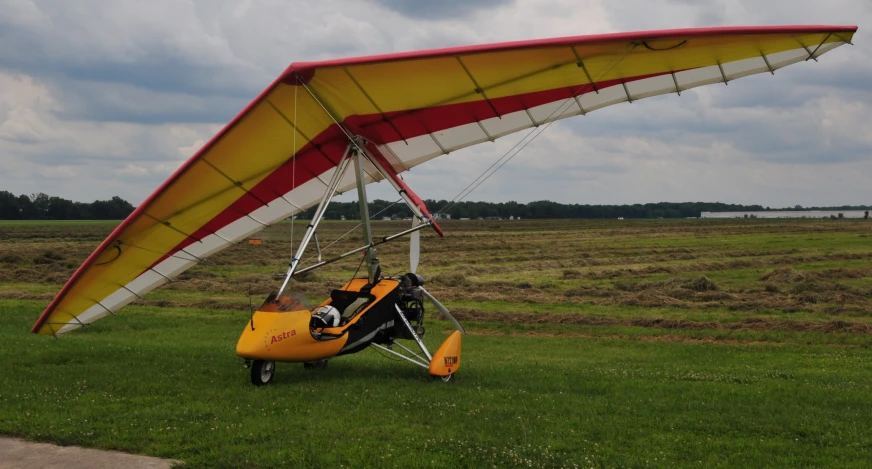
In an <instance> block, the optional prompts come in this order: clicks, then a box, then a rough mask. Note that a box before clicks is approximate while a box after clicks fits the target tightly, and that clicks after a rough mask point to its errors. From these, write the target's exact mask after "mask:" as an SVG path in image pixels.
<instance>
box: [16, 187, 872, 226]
mask: <svg viewBox="0 0 872 469" xmlns="http://www.w3.org/2000/svg"><path fill="white" fill-rule="evenodd" d="M425 203H426V204H427V208H428V209H429V210H430V212H431V213H444V214H447V215H450V216H451V218H452V219H460V218H470V219H477V218H493V217H498V218H509V217H514V218H521V219H528V218H618V217H623V218H687V217H699V216H700V213H701V212H742V211H753V212H762V211H767V210H869V209H870V207H867V206H840V207H805V208H803V207H801V206H799V205H796V206H794V207H791V208H769V207H763V206H761V205H739V204H725V203H720V202H657V203H649V204H633V205H583V204H561V203H558V202H552V201H550V200H539V201H536V202H530V203H526V204H523V203H519V202H459V203H456V204H452V203H450V202H449V201H447V200H432V199H428V200H426V201H425ZM133 209H134V206H133V205H132V204H130V203H129V202H127V201H126V200H124V199H122V198H120V197H117V196H116V197H112V198H111V199H109V200H95V201H94V202H91V203H84V202H73V201H70V200H67V199H63V198H60V197H53V196H49V195H46V194H43V193H38V194H31V195H19V196H16V195H14V194H12V193H11V192H7V191H0V220H122V219H124V218H127V216H128V215H130V213H131V212H132V211H133ZM369 213H370V215H371V216H372V217H373V218H377V219H381V218H384V217H388V218H407V217H411V216H412V213H411V212H410V211H409V209H408V207H406V205H405V204H403V203H402V202H399V203H397V202H392V201H387V200H380V199H376V200H373V201H371V202H370V203H369ZM314 215H315V207H311V208H309V209H308V210H306V211H305V212H304V213H303V214H302V215H301V218H311V217H312V216H314ZM325 217H326V218H327V219H331V220H337V219H341V218H343V217H344V218H345V219H347V220H355V219H358V218H360V209H359V206H358V203H357V202H333V203H331V204H330V206H329V207H328V208H327V211H326V213H325Z"/></svg>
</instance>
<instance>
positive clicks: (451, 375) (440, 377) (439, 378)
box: [430, 373, 454, 383]
mask: <svg viewBox="0 0 872 469" xmlns="http://www.w3.org/2000/svg"><path fill="white" fill-rule="evenodd" d="M430 377H431V378H433V381H436V380H440V381H442V382H443V383H447V382H449V381H451V380H452V379H454V373H452V374H450V375H445V376H435V375H430Z"/></svg>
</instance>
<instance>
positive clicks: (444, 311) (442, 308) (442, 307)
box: [418, 287, 466, 335]
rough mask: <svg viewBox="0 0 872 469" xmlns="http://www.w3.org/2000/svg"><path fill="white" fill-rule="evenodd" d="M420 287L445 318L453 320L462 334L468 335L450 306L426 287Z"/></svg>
mask: <svg viewBox="0 0 872 469" xmlns="http://www.w3.org/2000/svg"><path fill="white" fill-rule="evenodd" d="M418 289H419V290H421V292H422V293H423V294H424V296H426V297H427V298H430V301H432V302H433V304H434V305H436V309H438V310H439V312H440V313H442V317H443V318H445V319H446V320H448V321H451V323H452V324H454V327H455V328H457V330H458V331H460V333H461V334H464V335H466V331H465V330H464V329H463V326H461V325H460V323H459V322H457V319H454V316H452V315H451V313H449V312H448V308H446V307H445V305H443V304H442V303H440V302H439V300H437V299H436V298H434V297H433V295H431V294H430V292H428V291H427V290H425V289H424V287H418Z"/></svg>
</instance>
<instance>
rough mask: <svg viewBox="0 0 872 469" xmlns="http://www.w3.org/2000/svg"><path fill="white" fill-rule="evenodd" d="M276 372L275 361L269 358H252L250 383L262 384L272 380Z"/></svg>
mask: <svg viewBox="0 0 872 469" xmlns="http://www.w3.org/2000/svg"><path fill="white" fill-rule="evenodd" d="M275 374H276V362H274V361H269V360H254V361H252V362H251V384H253V385H255V386H263V385H265V384H268V383H269V382H270V381H272V379H273V376H275Z"/></svg>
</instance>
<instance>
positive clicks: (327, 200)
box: [276, 144, 352, 299]
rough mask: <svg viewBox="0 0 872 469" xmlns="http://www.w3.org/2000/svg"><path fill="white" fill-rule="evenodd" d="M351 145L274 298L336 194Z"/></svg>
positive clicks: (279, 295) (286, 284)
mask: <svg viewBox="0 0 872 469" xmlns="http://www.w3.org/2000/svg"><path fill="white" fill-rule="evenodd" d="M351 147H352V144H348V146H347V147H345V153H344V154H343V155H342V159H341V160H340V161H339V166H337V167H336V172H335V173H333V177H332V178H331V179H330V184H329V185H328V186H327V190H326V191H324V196H323V197H322V198H321V203H319V204H318V208H317V209H316V210H315V216H314V217H312V223H311V224H309V226H308V228H306V234H305V235H303V240H302V242H300V247H299V248H298V249H297V253H296V254H295V255H294V258H293V259H292V260H291V265H290V266H288V273H287V274H286V275H285V281H284V282H282V287H281V288H279V292H278V294H277V295H276V299H278V298H281V296H282V292H284V291H285V288H287V286H288V282H289V281H290V280H291V277H292V276H293V275H294V272H295V271H296V270H297V266H298V265H299V264H300V258H301V257H303V252H304V251H305V250H306V246H308V244H309V241H311V240H312V236H313V235H314V234H315V230H316V229H317V228H318V224H319V223H321V220H322V219H323V218H324V212H325V211H326V210H327V205H328V204H330V200H332V199H333V196H334V195H335V194H336V188H337V187H338V186H339V183H340V181H342V176H343V175H345V170H346V169H347V168H348V163H349V162H351V158H349V157H348V155H349V153H350V152H351Z"/></svg>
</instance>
